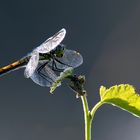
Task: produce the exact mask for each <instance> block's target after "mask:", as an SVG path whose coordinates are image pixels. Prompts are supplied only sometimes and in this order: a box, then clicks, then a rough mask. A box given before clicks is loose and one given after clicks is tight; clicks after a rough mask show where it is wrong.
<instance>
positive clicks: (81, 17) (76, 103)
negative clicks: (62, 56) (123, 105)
mask: <svg viewBox="0 0 140 140" xmlns="http://www.w3.org/2000/svg"><path fill="white" fill-rule="evenodd" d="M63 27H64V28H66V30H67V35H66V37H65V39H64V41H63V43H64V44H66V45H67V48H69V49H74V50H78V51H79V52H80V53H81V54H82V55H83V57H84V63H83V65H82V66H80V67H79V68H77V69H76V71H75V72H76V73H77V74H84V75H86V90H87V92H88V97H87V98H88V101H89V106H90V108H91V107H92V106H93V105H95V103H97V101H99V87H100V86H101V85H104V86H106V87H110V86H112V85H115V84H120V83H130V84H133V85H134V86H135V87H136V90H137V92H139V93H140V84H139V83H140V76H139V75H140V1H139V0H133V1H132V0H106V1H105V0H87V1H86V0H51V1H49V0H38V1H37V0H23V1H21V0H12V1H10V0H9V1H6V0H5V1H2V0H1V1H0V44H1V45H0V46H1V47H0V67H2V66H4V65H7V64H9V63H11V62H14V61H15V60H17V59H19V58H21V57H23V56H25V55H26V54H27V53H28V52H30V51H31V50H32V49H33V48H34V47H36V46H38V45H40V44H41V43H42V42H43V41H44V40H45V39H47V38H48V37H50V36H51V35H53V34H54V33H56V32H57V31H58V30H60V29H61V28H63ZM23 72H24V71H23V69H21V70H18V71H15V72H12V73H10V74H8V75H6V76H4V77H0V140H56V139H57V140H58V139H60V140H84V123H83V122H84V120H83V110H82V104H81V100H80V99H76V98H75V93H73V91H71V90H70V89H69V88H68V87H67V86H66V85H63V86H61V87H60V88H58V89H57V90H56V91H55V94H54V95H51V94H50V93H49V89H48V88H43V87H40V86H38V85H36V84H35V83H33V82H32V80H30V79H25V78H24V75H23ZM92 139H94V140H139V139H140V120H139V119H138V118H135V117H134V116H132V115H131V114H129V113H127V112H125V111H122V110H120V109H118V108H116V107H113V106H110V105H104V106H102V107H101V108H100V109H99V110H98V111H97V112H96V114H95V119H94V121H93V125H92Z"/></svg>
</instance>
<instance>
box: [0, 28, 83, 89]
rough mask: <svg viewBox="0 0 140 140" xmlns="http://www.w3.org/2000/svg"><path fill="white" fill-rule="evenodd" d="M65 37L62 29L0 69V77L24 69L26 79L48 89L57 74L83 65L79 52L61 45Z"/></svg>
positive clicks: (64, 31)
mask: <svg viewBox="0 0 140 140" xmlns="http://www.w3.org/2000/svg"><path fill="white" fill-rule="evenodd" d="M65 35H66V30H65V29H64V28H63V29H61V30H60V31H58V32H57V33H55V34H54V35H53V36H51V37H50V38H48V39H47V40H46V41H45V42H43V43H42V44H41V45H40V46H38V47H36V48H35V49H34V50H33V51H32V52H31V53H29V54H27V55H26V56H25V57H23V58H21V59H19V60H17V61H16V62H14V63H12V64H9V65H7V66H4V67H2V68H0V76H1V75H5V74H7V73H9V72H11V71H15V70H17V69H20V68H25V70H24V76H25V77H26V78H31V79H32V80H33V82H35V83H36V84H38V85H40V86H47V87H50V86H51V85H52V83H53V82H54V81H55V80H56V79H57V77H58V75H57V73H59V72H62V71H63V70H65V69H66V68H68V67H73V68H76V67H78V66H80V65H81V64H82V63H83V57H82V55H81V54H80V53H79V52H77V51H75V50H69V49H66V47H65V45H63V44H61V42H62V41H63V39H64V37H65Z"/></svg>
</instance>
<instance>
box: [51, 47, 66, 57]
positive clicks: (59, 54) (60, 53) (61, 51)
mask: <svg viewBox="0 0 140 140" xmlns="http://www.w3.org/2000/svg"><path fill="white" fill-rule="evenodd" d="M64 52H65V46H64V45H63V44H60V45H58V46H57V47H56V48H55V49H54V50H52V51H51V52H50V55H52V56H54V57H59V58H61V57H63V55H64Z"/></svg>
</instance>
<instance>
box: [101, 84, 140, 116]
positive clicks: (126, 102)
mask: <svg viewBox="0 0 140 140" xmlns="http://www.w3.org/2000/svg"><path fill="white" fill-rule="evenodd" d="M100 98H101V102H103V103H109V104H112V105H115V106H117V107H119V108H121V109H123V110H125V111H128V112H130V113H132V114H133V115H135V116H137V117H140V96H139V94H138V93H136V91H135V88H134V87H133V86H132V85H129V84H121V85H116V86H113V87H111V88H109V89H106V87H104V86H101V87H100Z"/></svg>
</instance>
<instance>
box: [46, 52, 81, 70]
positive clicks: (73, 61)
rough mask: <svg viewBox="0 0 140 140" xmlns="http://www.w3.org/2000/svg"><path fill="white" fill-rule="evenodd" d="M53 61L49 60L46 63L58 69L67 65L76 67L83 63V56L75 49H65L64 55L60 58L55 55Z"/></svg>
mask: <svg viewBox="0 0 140 140" xmlns="http://www.w3.org/2000/svg"><path fill="white" fill-rule="evenodd" d="M54 62H55V64H54ZM54 62H53V61H50V62H49V63H48V65H50V66H51V67H53V68H55V69H60V70H63V69H66V68H68V67H73V68H76V67H78V66H80V65H81V64H82V63H83V57H82V55H81V54H80V53H79V52H77V51H74V50H68V49H66V50H65V52H64V55H63V56H62V57H61V58H58V57H56V60H54Z"/></svg>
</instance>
